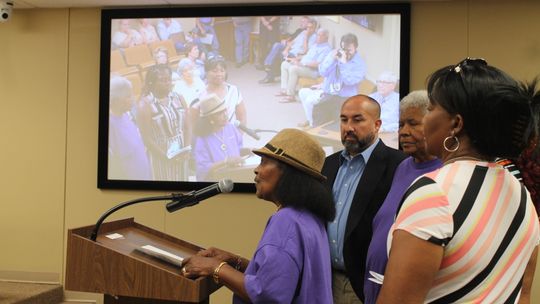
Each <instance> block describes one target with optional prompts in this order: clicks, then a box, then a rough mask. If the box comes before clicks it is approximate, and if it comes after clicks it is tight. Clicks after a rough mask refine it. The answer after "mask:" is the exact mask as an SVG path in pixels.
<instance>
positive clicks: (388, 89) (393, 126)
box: [369, 71, 399, 132]
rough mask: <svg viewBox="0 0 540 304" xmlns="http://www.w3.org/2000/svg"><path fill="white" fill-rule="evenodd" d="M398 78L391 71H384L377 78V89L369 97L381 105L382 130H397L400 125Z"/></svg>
mask: <svg viewBox="0 0 540 304" xmlns="http://www.w3.org/2000/svg"><path fill="white" fill-rule="evenodd" d="M397 82H398V78H397V76H396V74H394V73H393V72H390V71H385V72H382V73H381V75H379V78H377V91H376V92H374V93H372V94H370V95H369V97H371V98H373V99H375V100H376V101H377V102H378V103H379V105H380V106H381V120H382V125H381V129H380V131H381V132H395V131H397V129H398V126H399V93H398V92H396V86H397Z"/></svg>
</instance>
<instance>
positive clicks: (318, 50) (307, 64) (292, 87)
mask: <svg viewBox="0 0 540 304" xmlns="http://www.w3.org/2000/svg"><path fill="white" fill-rule="evenodd" d="M316 37H317V39H316V40H315V44H314V45H312V46H311V47H310V48H309V50H308V52H307V53H306V54H305V55H300V56H296V57H291V58H289V59H288V60H284V61H283V62H282V63H281V91H280V92H279V93H278V96H283V99H282V100H281V101H280V102H293V101H295V100H296V98H295V95H296V84H297V82H298V78H299V77H306V78H311V79H316V78H317V77H319V76H320V74H319V64H320V63H321V62H322V61H323V59H324V58H325V57H326V55H327V54H328V53H329V52H330V51H331V50H332V47H331V46H330V44H329V43H328V30H327V29H322V28H321V29H319V30H318V31H317V36H316Z"/></svg>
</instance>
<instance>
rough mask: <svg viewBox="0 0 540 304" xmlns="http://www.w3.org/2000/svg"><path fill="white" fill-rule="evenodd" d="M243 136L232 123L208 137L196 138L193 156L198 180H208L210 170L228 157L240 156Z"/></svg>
mask: <svg viewBox="0 0 540 304" xmlns="http://www.w3.org/2000/svg"><path fill="white" fill-rule="evenodd" d="M240 148H242V134H241V133H240V132H239V131H238V129H237V128H236V127H235V126H234V125H233V124H231V123H228V124H226V125H225V127H223V129H222V130H220V131H217V132H215V133H212V134H210V135H208V136H204V137H197V138H195V145H194V150H193V156H194V157H195V163H196V166H197V180H198V181H204V180H206V179H207V177H208V176H207V175H208V172H209V170H210V168H211V167H212V166H213V165H214V164H215V163H218V162H221V161H224V160H225V159H226V158H228V157H233V156H240Z"/></svg>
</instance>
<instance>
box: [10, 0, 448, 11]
mask: <svg viewBox="0 0 540 304" xmlns="http://www.w3.org/2000/svg"><path fill="white" fill-rule="evenodd" d="M0 1H6V0H0ZM7 1H8V2H13V3H14V8H15V9H25V8H67V7H120V6H132V7H136V6H171V5H182V4H205V3H206V4H225V3H227V4H234V3H246V2H249V3H289V2H291V3H292V2H338V1H339V2H396V0H394V1H391V0H324V1H321V0H247V1H246V0H7ZM420 1H445V0H416V1H414V0H413V2H420ZM398 2H411V1H399V0H398Z"/></svg>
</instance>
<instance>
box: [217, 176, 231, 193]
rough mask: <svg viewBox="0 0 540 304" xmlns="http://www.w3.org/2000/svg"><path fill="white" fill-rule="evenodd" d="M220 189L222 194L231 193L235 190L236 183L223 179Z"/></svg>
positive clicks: (220, 182) (219, 184)
mask: <svg viewBox="0 0 540 304" xmlns="http://www.w3.org/2000/svg"><path fill="white" fill-rule="evenodd" d="M218 187H219V190H220V191H221V193H229V192H231V191H232V189H233V188H234V183H233V181H232V180H230V179H222V180H220V181H219V183H218Z"/></svg>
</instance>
